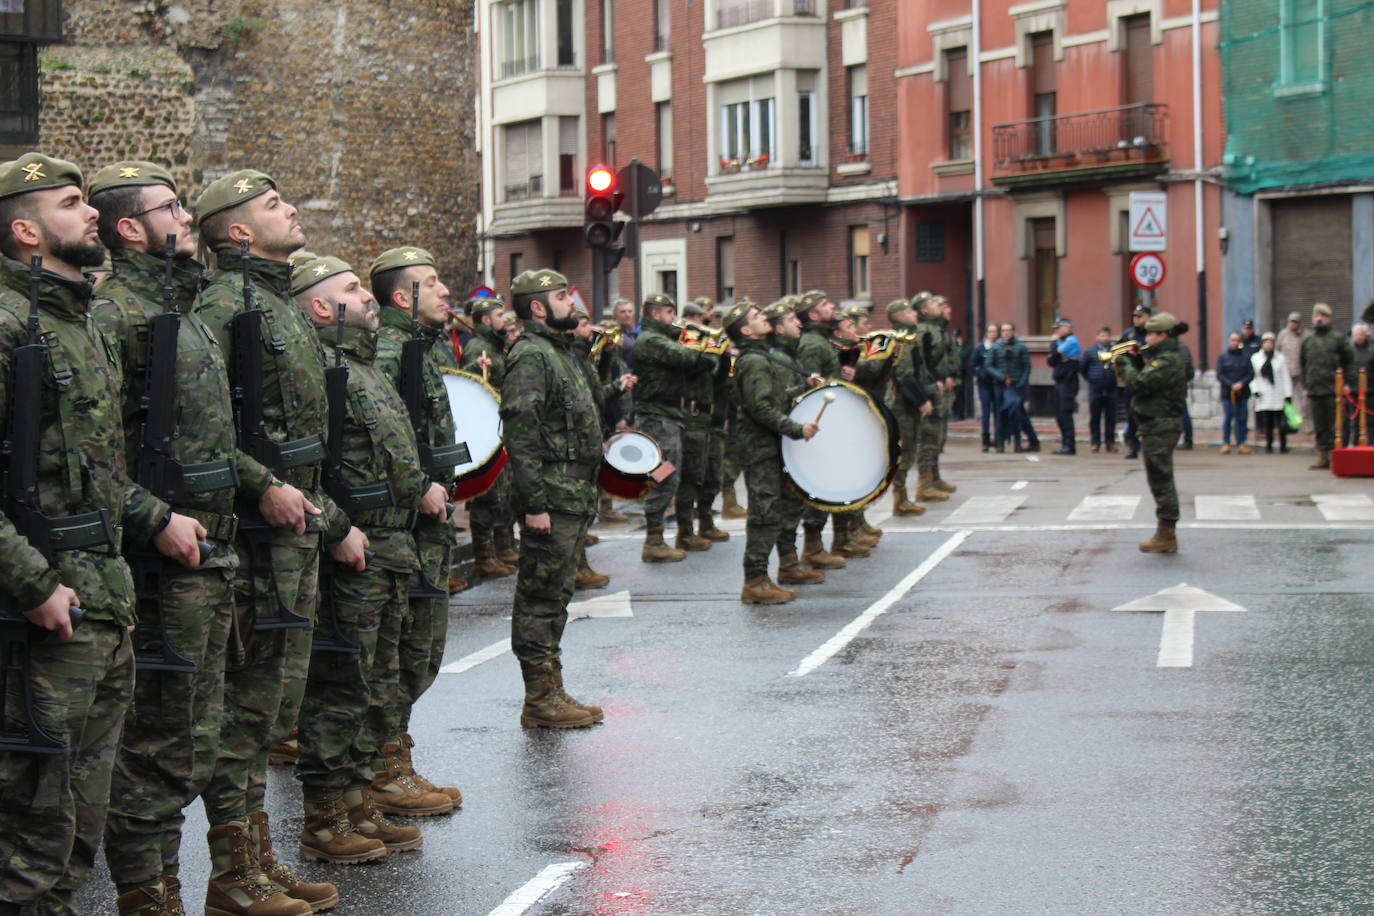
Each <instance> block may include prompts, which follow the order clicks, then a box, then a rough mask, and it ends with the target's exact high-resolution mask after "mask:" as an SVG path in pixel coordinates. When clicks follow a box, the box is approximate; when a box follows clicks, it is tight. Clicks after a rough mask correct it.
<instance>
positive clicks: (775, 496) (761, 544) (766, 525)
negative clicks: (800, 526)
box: [744, 455, 796, 582]
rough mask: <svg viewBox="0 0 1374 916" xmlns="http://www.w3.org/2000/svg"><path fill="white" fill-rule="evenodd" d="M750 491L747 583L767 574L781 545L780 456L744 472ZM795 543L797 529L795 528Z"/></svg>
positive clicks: (746, 535)
mask: <svg viewBox="0 0 1374 916" xmlns="http://www.w3.org/2000/svg"><path fill="white" fill-rule="evenodd" d="M744 485H745V486H747V487H748V488H749V516H748V518H747V519H746V520H745V523H744V579H745V581H746V582H747V581H749V580H750V579H753V578H754V577H756V576H766V575H767V574H768V557H769V554H771V553H772V552H773V545H775V544H777V543H778V532H779V531H781V529H782V525H783V517H784V505H783V496H782V489H783V480H782V463H781V462H780V461H779V460H778V458H777V456H776V455H774V456H770V457H768V458H761V459H759V460H758V461H755V462H753V463H751V464H749V465H747V466H746V467H745V468H744ZM793 532H794V533H793V540H794V541H795V539H796V534H795V532H796V529H795V528H793Z"/></svg>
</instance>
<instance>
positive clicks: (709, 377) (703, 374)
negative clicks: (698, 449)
mask: <svg viewBox="0 0 1374 916" xmlns="http://www.w3.org/2000/svg"><path fill="white" fill-rule="evenodd" d="M720 361H721V357H719V356H715V355H714V354H709V353H708V354H706V359H705V362H704V363H703V364H702V365H700V366H698V367H697V368H696V369H695V370H693V371H692V372H691V373H689V374H688V375H686V376H685V377H684V378H683V380H682V387H683V397H685V398H687V400H688V401H689V402H691V403H692V404H694V405H696V406H695V408H694V409H693V408H688V410H687V413H686V416H685V417H684V418H683V421H684V422H685V423H686V424H687V425H689V426H709V425H710V424H711V417H712V410H713V405H714V404H715V398H716V367H717V366H718V365H719V364H720Z"/></svg>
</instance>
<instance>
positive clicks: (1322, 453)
mask: <svg viewBox="0 0 1374 916" xmlns="http://www.w3.org/2000/svg"><path fill="white" fill-rule="evenodd" d="M1299 364H1300V365H1301V366H1302V387H1303V390H1304V391H1306V392H1307V402H1308V404H1309V405H1310V406H1311V410H1312V432H1313V433H1315V434H1316V437H1317V460H1316V461H1314V462H1313V463H1312V464H1311V466H1310V467H1309V468H1308V470H1311V471H1317V470H1322V469H1324V468H1329V467H1331V449H1333V448H1334V447H1335V445H1336V403H1337V397H1338V396H1339V395H1342V394H1349V393H1350V382H1351V381H1352V374H1353V369H1352V367H1353V366H1354V364H1355V350H1354V348H1353V347H1352V346H1351V345H1350V339H1349V338H1348V337H1346V336H1344V335H1342V334H1337V333H1336V332H1335V330H1334V329H1333V328H1332V327H1331V307H1330V306H1329V305H1327V304H1326V303H1325V302H1318V303H1317V304H1316V305H1314V306H1312V330H1310V331H1308V332H1307V333H1306V334H1304V335H1303V338H1302V359H1301V360H1300V361H1299ZM1337 369H1341V370H1344V372H1345V390H1344V391H1337V390H1336V370H1337Z"/></svg>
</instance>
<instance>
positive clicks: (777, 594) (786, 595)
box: [739, 575, 797, 604]
mask: <svg viewBox="0 0 1374 916" xmlns="http://www.w3.org/2000/svg"><path fill="white" fill-rule="evenodd" d="M796 597H797V593H796V592H794V591H793V590H792V589H790V588H780V587H779V586H777V585H774V584H773V580H772V579H770V578H768V576H766V575H764V576H755V577H754V578H752V579H746V580H745V582H744V588H743V589H741V590H740V593H739V600H740V601H743V602H744V603H745V604H786V603H787V602H789V601H791V600H792V599H794V598H796Z"/></svg>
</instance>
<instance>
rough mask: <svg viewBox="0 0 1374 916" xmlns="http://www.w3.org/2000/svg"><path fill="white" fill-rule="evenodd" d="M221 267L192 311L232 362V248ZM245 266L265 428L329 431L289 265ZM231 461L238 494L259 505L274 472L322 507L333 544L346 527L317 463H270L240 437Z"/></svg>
mask: <svg viewBox="0 0 1374 916" xmlns="http://www.w3.org/2000/svg"><path fill="white" fill-rule="evenodd" d="M216 254H217V257H218V261H217V263H218V265H219V266H218V269H217V270H215V271H213V272H212V273H211V274H210V280H209V282H208V283H207V284H206V285H205V288H204V289H202V290H201V291H200V296H199V298H197V299H196V304H195V313H196V315H197V316H199V317H200V319H201V320H202V321H204V323H205V325H206V326H207V327H208V328H209V329H210V330H211V331H213V332H214V335H215V337H216V338H217V339H218V340H219V345H220V350H221V351H222V352H223V354H224V356H225V358H226V359H227V360H228V362H229V366H230V372H231V373H232V372H233V367H234V337H233V329H232V327H231V325H232V323H233V320H234V317H235V316H236V315H238V314H239V313H240V312H242V311H243V271H242V269H241V266H240V262H239V254H238V252H236V251H229V250H224V251H219V252H217V253H216ZM248 270H249V273H250V275H251V277H252V280H253V294H254V296H253V297H254V301H255V302H256V303H257V305H258V307H259V308H261V309H262V311H263V320H262V347H263V352H262V371H263V379H262V414H263V421H264V425H265V426H266V427H267V434H268V436H269V438H271V439H272V440H273V441H275V442H285V441H290V440H295V439H304V438H306V437H309V436H319V437H320V441H321V443H323V441H324V437H325V435H326V433H327V431H328V422H329V405H328V403H327V399H326V397H325V391H324V351H323V350H321V349H320V344H319V341H318V340H317V339H316V337H315V329H314V326H313V325H312V324H311V322H310V320H309V319H308V318H306V316H305V313H304V312H302V311H301V310H300V308H299V307H298V306H297V305H296V303H295V300H294V299H292V297H291V266H290V265H289V264H287V263H286V262H285V261H268V260H265V259H263V258H257V257H250V258H249V262H248ZM236 465H237V467H238V472H239V481H240V484H241V487H240V493H241V494H247V495H248V497H249V498H248V499H246V500H243V501H242V502H241V506H242V504H243V503H248V504H249V505H250V506H252V507H254V508H256V501H257V497H259V496H261V495H262V493H263V492H265V491H266V490H267V488H268V486H270V485H271V482H272V478H273V476H274V475H275V476H277V477H279V478H281V479H284V480H287V481H288V482H290V483H291V484H293V485H295V486H299V487H300V488H301V490H302V491H303V492H305V493H306V495H307V497H308V498H309V499H310V501H311V502H313V503H314V504H315V505H317V506H319V507H320V509H321V510H322V514H321V515H320V516H319V518H318V519H317V520H316V522H315V525H314V526H312V530H318V531H320V532H322V533H323V534H324V539H325V543H326V544H334V543H337V542H338V541H339V540H341V539H342V538H343V537H344V536H345V535H346V534H348V527H349V523H348V517H347V516H346V515H344V514H343V512H342V511H340V509H339V507H338V506H336V505H334V503H333V501H332V500H330V499H329V498H328V497H327V496H326V495H325V493H324V491H323V489H321V487H320V481H319V467H320V466H319V464H318V463H313V464H307V465H302V466H299V467H295V468H287V469H282V468H277V469H273V468H268V467H267V466H265V465H263V464H262V463H261V462H259V461H258V460H257V459H255V458H253V457H252V456H250V455H249V454H248V453H246V452H245V451H243V442H242V441H240V442H239V451H238V456H237V461H236ZM278 537H279V538H282V539H284V541H285V542H292V541H291V539H293V538H294V539H295V541H294V543H297V544H299V545H300V546H309V545H311V544H312V543H314V541H313V535H312V534H311V532H309V531H307V532H306V534H305V535H303V536H297V535H295V534H293V533H291V532H286V531H282V532H278Z"/></svg>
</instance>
